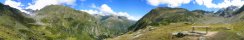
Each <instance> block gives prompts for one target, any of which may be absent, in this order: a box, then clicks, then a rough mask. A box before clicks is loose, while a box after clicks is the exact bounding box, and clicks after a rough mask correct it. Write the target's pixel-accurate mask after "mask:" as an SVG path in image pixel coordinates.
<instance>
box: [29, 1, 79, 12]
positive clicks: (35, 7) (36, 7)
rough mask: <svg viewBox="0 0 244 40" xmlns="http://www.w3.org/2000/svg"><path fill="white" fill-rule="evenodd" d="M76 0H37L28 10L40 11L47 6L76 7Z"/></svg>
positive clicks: (30, 4)
mask: <svg viewBox="0 0 244 40" xmlns="http://www.w3.org/2000/svg"><path fill="white" fill-rule="evenodd" d="M75 1H76V0H35V1H34V2H33V3H29V4H28V5H29V6H28V7H26V9H32V10H40V9H42V8H43V7H45V6H47V5H60V4H67V5H74V4H75Z"/></svg>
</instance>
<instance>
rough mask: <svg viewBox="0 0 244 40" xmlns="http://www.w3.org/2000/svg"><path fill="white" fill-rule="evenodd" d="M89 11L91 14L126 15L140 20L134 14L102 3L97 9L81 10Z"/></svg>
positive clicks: (131, 18)
mask: <svg viewBox="0 0 244 40" xmlns="http://www.w3.org/2000/svg"><path fill="white" fill-rule="evenodd" d="M81 11H85V12H88V13H90V14H99V15H103V16H104V15H116V16H125V17H127V18H128V19H130V20H139V18H135V17H134V16H130V15H129V14H128V13H127V12H115V11H113V9H112V8H111V7H109V6H108V5H107V4H102V5H101V6H100V7H98V8H97V10H81Z"/></svg>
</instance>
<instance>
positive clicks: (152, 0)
mask: <svg viewBox="0 0 244 40" xmlns="http://www.w3.org/2000/svg"><path fill="white" fill-rule="evenodd" d="M190 1H191V0H147V2H148V3H149V4H150V5H153V6H159V5H160V4H167V5H168V6H169V7H179V6H181V5H182V4H188V3H190Z"/></svg>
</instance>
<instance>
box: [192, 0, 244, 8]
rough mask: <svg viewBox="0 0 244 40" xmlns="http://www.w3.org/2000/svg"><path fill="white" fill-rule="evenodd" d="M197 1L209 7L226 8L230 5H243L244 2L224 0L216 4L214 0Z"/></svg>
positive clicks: (240, 0) (242, 0) (196, 0)
mask: <svg viewBox="0 0 244 40" xmlns="http://www.w3.org/2000/svg"><path fill="white" fill-rule="evenodd" d="M195 2H196V3H197V4H199V5H204V6H206V7H207V8H226V7H228V6H238V7H241V6H242V5H243V4H244V0H223V2H221V3H217V4H214V3H213V0H195Z"/></svg>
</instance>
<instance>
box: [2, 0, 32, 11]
mask: <svg viewBox="0 0 244 40" xmlns="http://www.w3.org/2000/svg"><path fill="white" fill-rule="evenodd" d="M4 4H5V5H9V6H10V7H13V8H16V9H18V10H20V11H21V12H25V13H28V12H27V11H25V10H23V9H22V8H21V7H22V6H24V5H21V2H15V1H12V0H6V1H5V2H4Z"/></svg>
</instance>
